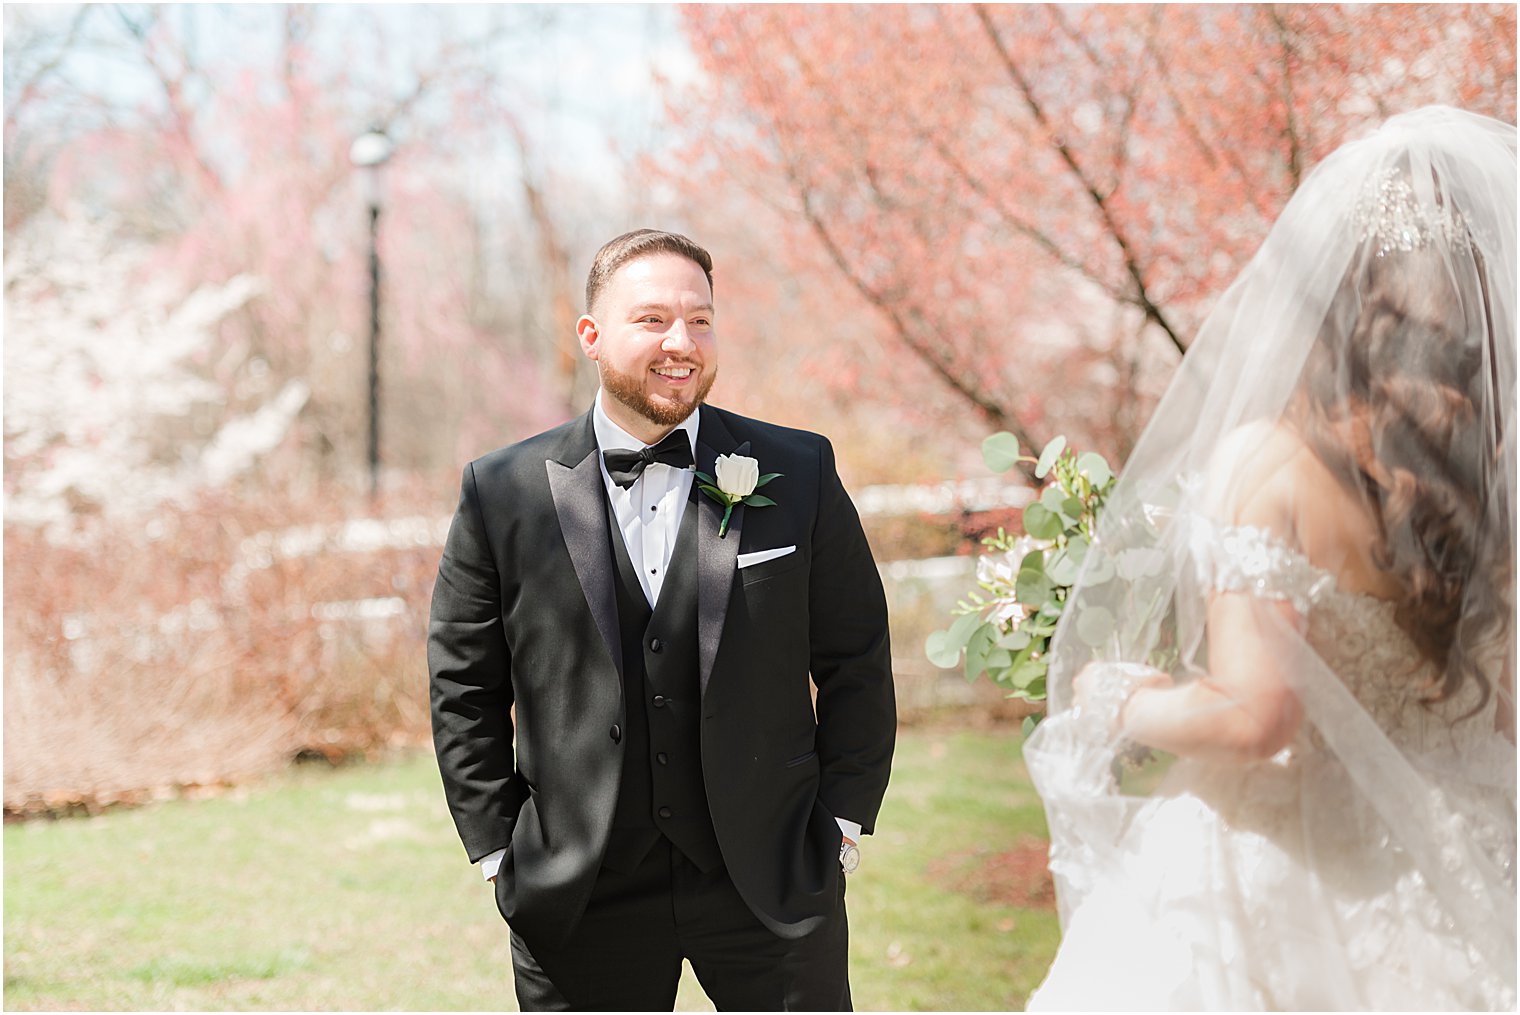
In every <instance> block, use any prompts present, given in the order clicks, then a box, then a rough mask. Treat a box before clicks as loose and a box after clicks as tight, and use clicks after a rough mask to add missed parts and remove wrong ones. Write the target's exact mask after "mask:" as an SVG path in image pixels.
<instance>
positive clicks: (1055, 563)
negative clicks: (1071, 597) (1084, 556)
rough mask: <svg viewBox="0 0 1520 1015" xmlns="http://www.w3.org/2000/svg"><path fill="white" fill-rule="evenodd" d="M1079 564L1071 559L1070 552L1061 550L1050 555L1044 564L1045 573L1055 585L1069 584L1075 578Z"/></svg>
mask: <svg viewBox="0 0 1520 1015" xmlns="http://www.w3.org/2000/svg"><path fill="white" fill-rule="evenodd" d="M1080 566H1081V565H1080V564H1079V563H1078V562H1077V561H1075V560H1072V559H1071V554H1069V553H1067V552H1066V551H1065V550H1061V551H1059V552H1057V553H1055V554H1052V555H1051V558H1050V562H1049V563H1048V564H1046V565H1045V574H1046V576H1047V577H1049V578H1050V580H1051V581H1052V582H1054V583H1055V584H1057V585H1067V586H1069V585H1071V583H1072V582H1074V581H1076V580H1077V569H1078V568H1079V567H1080Z"/></svg>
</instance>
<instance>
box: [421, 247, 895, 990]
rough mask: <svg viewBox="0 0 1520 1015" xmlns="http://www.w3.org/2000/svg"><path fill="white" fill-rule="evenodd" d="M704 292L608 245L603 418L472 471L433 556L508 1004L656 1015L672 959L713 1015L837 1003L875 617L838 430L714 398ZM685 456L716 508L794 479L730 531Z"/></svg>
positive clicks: (441, 731)
mask: <svg viewBox="0 0 1520 1015" xmlns="http://www.w3.org/2000/svg"><path fill="white" fill-rule="evenodd" d="M712 291H713V290H712V259H711V257H710V256H709V255H708V253H707V251H705V250H703V249H702V248H701V247H699V246H697V245H696V244H695V243H693V242H692V241H691V240H689V239H687V238H686V237H684V236H680V235H677V234H674V233H664V232H655V231H652V230H639V231H636V232H632V233H627V234H625V235H623V236H619V237H618V238H617V239H614V240H612V241H611V242H609V243H608V244H606V245H605V246H604V247H603V248H602V249H601V251H600V252H598V254H597V255H596V259H595V261H594V263H593V264H592V267H591V272H590V276H589V277H588V279H587V282H586V314H585V316H583V317H581V318H580V320H579V321H578V322H577V324H576V329H577V332H578V334H579V337H580V344H581V349H582V350H583V351H584V352H585V354H586V355H587V356H588V357H590V358H591V359H592V360H594V361H595V362H596V364H597V371H598V374H599V376H600V379H601V390H600V391H599V392H598V394H597V398H596V403H595V405H594V406H593V407H592V409H591V411H590V412H588V413H586V414H585V415H583V416H581V417H579V418H578V419H574V420H572V421H570V422H569V423H566V424H564V425H563V426H560V427H558V428H556V429H554V430H550V431H548V432H547V433H543V434H539V435H538V436H536V437H531V438H529V439H528V440H525V441H523V442H521V443H519V444H515V445H513V446H511V447H508V448H503V449H501V450H499V451H495V452H492V453H491V454H488V455H486V456H485V457H483V458H480V459H477V460H476V461H474V462H472V463H471V464H470V465H468V466H467V467H466V468H465V472H464V481H463V485H462V489H461V491H460V499H459V508H458V512H457V513H456V514H455V516H454V522H453V525H452V527H451V528H450V530H449V536H448V542H447V544H446V546H445V548H444V551H443V559H442V561H441V563H440V564H439V567H438V581H437V584H436V586H435V588H434V592H433V610H432V622H431V625H430V628H429V632H428V666H429V670H430V671H431V674H432V709H433V730H434V742H435V745H436V748H437V752H438V764H439V767H440V769H441V770H442V773H443V782H444V788H445V790H446V793H447V796H448V801H449V807H450V809H451V810H452V811H453V815H454V822H455V824H456V825H457V827H458V829H459V834H460V837H461V838H462V839H463V840H464V846H465V850H466V851H467V852H468V854H469V856H470V859H471V861H477V862H480V863H481V865H482V869H483V871H484V873H485V875H486V877H488V878H492V877H494V881H495V888H496V902H497V907H498V909H500V911H501V914H502V916H503V917H504V918H505V919H506V921H507V923H508V925H509V927H510V928H511V946H512V966H513V972H514V979H515V983H516V988H517V998H518V1003H519V1004H520V1005H521V1006H522V1008H523V1010H564V1009H624V1010H635V1011H648V1010H666V1011H669V1010H671V1009H672V1008H673V1006H674V1003H675V995H676V984H677V981H678V980H679V977H680V970H681V961H682V959H686V960H688V961H689V962H690V963H691V965H692V968H693V970H694V971H695V972H696V975H697V978H698V979H699V980H700V982H701V984H702V986H703V989H704V990H706V992H707V994H708V996H709V997H710V998H711V999H712V1001H713V1002H714V1003H715V1004H716V1005H717V1007H718V1008H719V1009H720V1010H722V1009H739V1010H781V1009H789V1010H797V1009H802V1010H825V1011H839V1010H848V1009H849V1007H850V991H849V982H848V977H847V966H846V962H847V954H848V931H847V924H846V920H845V910H844V872H845V871H847V870H853V869H854V866H855V864H856V863H858V862H859V851H858V850H857V849H856V843H855V840H856V839H857V838H858V837H859V835H860V834H861V833H862V832H865V833H869V832H870V831H872V825H873V824H874V822H875V819H876V812H877V809H878V807H879V806H880V804H881V799H882V795H883V793H884V792H885V791H886V786H887V776H888V769H889V766H890V763H891V758H892V746H893V740H894V735H895V728H896V714H895V706H894V700H893V690H892V675H891V661H890V658H889V650H888V643H887V616H886V602H885V598H884V596H883V593H882V586H881V580H880V578H879V576H878V574H877V571H876V566H875V564H874V562H873V561H872V559H871V551H870V547H869V546H868V545H867V543H866V539H865V535H864V533H863V532H862V530H861V527H860V520H859V518H858V516H857V515H856V513H855V509H854V507H853V505H852V504H851V503H850V499H849V497H848V495H847V494H846V493H845V491H844V487H843V486H842V485H841V484H840V481H839V477H838V475H837V474H836V472H835V469H834V453H833V449H832V448H831V447H830V445H829V442H828V441H827V440H826V439H824V438H823V437H820V436H818V435H816V434H812V433H807V432H804V431H801V430H789V429H785V428H782V427H778V426H774V425H771V424H769V423H762V422H760V421H758V420H753V419H748V418H745V417H743V416H738V415H735V414H734V413H731V412H727V411H724V410H722V409H717V408H714V407H713V406H709V405H704V404H703V399H704V397H705V396H706V394H707V392H708V389H709V388H710V387H711V386H712V383H713V380H714V378H715V377H716V376H717V360H718V350H717V344H716V337H715V328H714V312H713V298H712ZM720 456H729V457H725V458H723V462H722V464H721V465H720V464H718V460H719V459H720ZM743 459H749V460H752V461H748V462H746V461H744V460H743ZM693 465H695V469H696V470H697V471H700V472H702V473H705V474H706V475H707V476H709V477H715V478H716V479H717V480H718V486H719V487H721V488H722V489H723V491H724V492H725V494H726V496H725V497H724V498H722V501H726V500H730V499H732V498H734V497H741V496H743V495H746V494H751V493H752V492H753V491H752V489H751V488H750V483H752V482H753V481H754V479H755V472H756V471H758V472H759V473H763V474H770V473H779V474H780V475H779V476H778V477H777V478H775V479H773V480H771V481H769V482H768V483H766V484H765V487H764V497H763V498H760V499H757V500H756V501H754V502H753V503H748V504H746V503H742V502H741V503H738V504H737V505H735V506H734V507H733V508H732V512H731V514H729V516H728V518H727V524H726V526H725V525H724V518H725V503H723V502H722V501H720V498H719V497H717V496H714V495H713V494H712V493H710V492H709V491H704V490H703V489H701V486H702V485H703V483H704V481H703V480H700V479H697V478H696V477H695V475H694V472H693V468H692V467H693ZM756 466H757V469H756ZM746 471H748V476H745V473H746ZM735 477H737V479H736V478H735ZM810 678H811V680H810ZM810 684H811V685H813V686H816V689H817V690H816V695H814V694H813V693H812V688H811V687H810ZM815 698H816V701H815Z"/></svg>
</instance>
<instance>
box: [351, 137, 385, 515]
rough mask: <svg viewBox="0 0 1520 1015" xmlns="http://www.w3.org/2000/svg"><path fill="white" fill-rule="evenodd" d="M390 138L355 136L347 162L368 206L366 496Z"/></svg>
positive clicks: (376, 461) (376, 402)
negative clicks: (383, 176) (384, 169)
mask: <svg viewBox="0 0 1520 1015" xmlns="http://www.w3.org/2000/svg"><path fill="white" fill-rule="evenodd" d="M391 151H392V146H391V139H390V138H388V137H386V135H385V132H384V131H382V130H381V129H380V128H378V127H373V128H371V129H370V130H368V131H367V132H365V133H364V134H361V135H359V137H357V138H355V139H354V143H353V146H352V147H350V148H349V150H348V158H349V161H350V162H352V163H353V164H354V166H355V168H357V169H358V170H359V173H360V176H361V177H362V178H363V180H364V196H365V200H366V203H367V204H368V205H369V496H370V499H371V500H373V499H374V498H375V495H376V494H377V493H378V492H379V489H380V246H379V242H378V240H379V234H380V167H381V166H383V165H385V163H386V161H387V160H388V159H389V158H390V157H391Z"/></svg>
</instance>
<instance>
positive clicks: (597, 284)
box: [586, 229, 713, 314]
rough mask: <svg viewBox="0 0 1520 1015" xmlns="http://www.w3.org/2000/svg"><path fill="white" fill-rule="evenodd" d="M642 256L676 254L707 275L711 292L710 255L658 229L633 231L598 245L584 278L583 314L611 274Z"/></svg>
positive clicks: (589, 311) (688, 241)
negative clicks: (687, 259)
mask: <svg viewBox="0 0 1520 1015" xmlns="http://www.w3.org/2000/svg"><path fill="white" fill-rule="evenodd" d="M646 254H679V255H681V256H682V257H685V258H689V259H690V260H692V261H695V262H696V263H697V264H698V265H700V266H701V268H702V271H703V272H704V273H706V275H707V288H708V291H709V292H710V291H711V290H712V284H713V277H712V255H711V254H709V253H708V252H707V251H706V250H703V249H702V248H701V247H700V246H698V245H697V244H696V243H694V242H692V241H691V240H689V239H687V238H686V237H684V236H682V235H681V234H680V233H667V232H661V231H660V230H658V229H635V230H634V231H633V232H631V233H624V234H623V235H622V236H619V237H617V238H616V239H612V240H608V241H607V242H606V243H604V244H602V249H601V250H598V251H597V252H596V257H595V258H593V259H592V261H591V273H590V274H588V275H587V276H586V313H588V314H589V313H591V312H592V310H593V308H594V307H595V306H596V298H597V297H598V296H600V295H601V293H602V290H603V289H605V288H606V287H607V283H608V282H610V281H611V280H612V275H613V272H615V271H617V270H618V269H619V268H621V267H622V266H623V265H625V264H627V263H628V262H629V261H632V260H633V259H634V258H637V257H643V256H645V255H646Z"/></svg>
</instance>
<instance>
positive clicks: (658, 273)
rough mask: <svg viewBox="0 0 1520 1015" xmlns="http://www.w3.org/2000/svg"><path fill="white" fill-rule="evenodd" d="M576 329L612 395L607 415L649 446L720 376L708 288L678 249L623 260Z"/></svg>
mask: <svg viewBox="0 0 1520 1015" xmlns="http://www.w3.org/2000/svg"><path fill="white" fill-rule="evenodd" d="M577 330H578V333H579V335H580V339H581V348H582V349H583V350H584V351H585V353H586V355H587V356H589V357H590V358H592V359H594V360H596V364H597V372H598V374H599V375H600V377H601V384H602V388H603V389H604V390H605V391H606V392H607V393H608V394H609V395H611V396H612V398H611V399H609V403H610V404H608V405H607V412H608V415H610V416H611V417H612V418H613V420H614V421H615V422H617V424H618V425H619V426H621V427H623V429H625V430H627V431H628V432H629V433H631V434H633V435H634V436H636V437H638V438H640V439H641V440H644V441H646V442H647V443H651V444H652V443H654V442H655V441H657V440H658V439H659V438H660V437H661V436H663V435H664V434H665V433H666V432H667V431H669V429H670V428H671V427H673V426H675V425H676V424H678V423H680V422H681V421H682V420H684V419H685V418H686V417H687V416H689V415H691V413H692V411H693V410H694V409H696V407H697V406H698V405H700V404H701V403H702V401H703V399H705V398H706V397H707V392H708V390H709V389H710V388H711V387H712V384H713V381H714V380H715V379H716V378H717V375H718V366H717V348H716V332H715V330H714V327H713V306H712V289H711V287H710V286H709V285H708V283H707V275H706V272H705V271H704V270H703V268H702V266H701V265H699V264H697V263H696V262H695V261H692V260H690V259H689V258H686V257H682V256H681V255H679V254H672V253H666V252H660V253H654V254H648V255H646V256H643V257H638V258H635V259H634V260H631V261H629V262H628V263H626V264H624V265H622V266H621V267H620V268H618V269H617V271H616V272H615V273H614V274H613V276H612V277H611V279H610V280H609V281H608V284H607V286H606V288H605V289H604V290H603V291H602V293H601V294H600V295H599V297H598V299H597V301H596V305H595V306H593V307H591V308H590V309H589V312H588V313H587V315H586V316H584V317H582V318H581V319H580V321H579V323H578V326H577Z"/></svg>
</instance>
